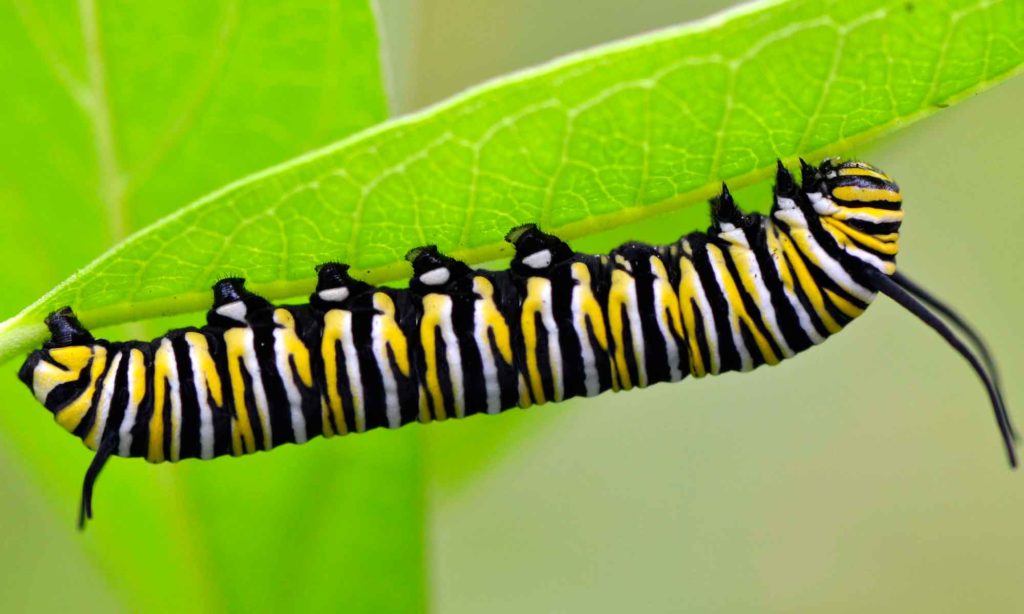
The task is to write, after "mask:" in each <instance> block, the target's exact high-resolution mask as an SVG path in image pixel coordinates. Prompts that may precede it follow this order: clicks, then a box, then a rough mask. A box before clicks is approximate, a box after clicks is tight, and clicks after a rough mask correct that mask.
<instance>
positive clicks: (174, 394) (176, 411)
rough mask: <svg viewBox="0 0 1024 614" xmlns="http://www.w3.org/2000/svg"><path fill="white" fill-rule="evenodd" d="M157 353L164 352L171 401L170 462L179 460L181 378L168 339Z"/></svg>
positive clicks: (162, 343)
mask: <svg viewBox="0 0 1024 614" xmlns="http://www.w3.org/2000/svg"><path fill="white" fill-rule="evenodd" d="M157 351H158V352H166V353H167V355H168V360H167V382H168V383H169V384H170V386H168V390H167V396H168V397H170V400H171V423H170V425H165V426H170V428H171V455H170V456H171V462H172V463H176V462H178V461H179V460H181V378H180V377H179V376H178V361H177V359H176V358H175V356H174V345H173V344H172V343H171V340H170V339H167V338H166V337H165V338H164V340H163V341H161V342H160V349H159V350H157Z"/></svg>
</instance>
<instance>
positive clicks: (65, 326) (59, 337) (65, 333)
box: [46, 307, 94, 347]
mask: <svg viewBox="0 0 1024 614" xmlns="http://www.w3.org/2000/svg"><path fill="white" fill-rule="evenodd" d="M46 327H47V328H49V329H50V345H51V346H56V347H66V346H69V345H87V344H89V343H92V342H93V341H94V339H93V336H92V335H91V334H90V333H89V331H87V330H85V327H84V326H82V323H81V322H79V321H78V318H77V317H76V316H75V312H73V311H71V308H70V307H61V308H60V309H58V310H57V311H54V312H53V313H51V314H50V315H48V316H47V317H46Z"/></svg>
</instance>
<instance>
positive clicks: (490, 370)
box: [473, 279, 501, 414]
mask: <svg viewBox="0 0 1024 614" xmlns="http://www.w3.org/2000/svg"><path fill="white" fill-rule="evenodd" d="M473 292H475V293H476V294H477V295H482V292H481V291H480V282H479V281H477V279H474V280H473ZM488 300H489V299H488ZM483 303H484V301H483V300H478V301H476V302H475V303H474V309H473V338H474V339H476V345H477V347H479V348H480V361H481V362H482V363H483V364H482V366H483V372H484V387H485V388H486V390H487V413H489V414H496V413H498V412H499V411H501V384H500V383H499V382H498V365H497V362H496V361H495V360H494V349H493V348H492V347H491V339H490V335H489V332H490V327H489V326H488V325H487V320H486V318H485V317H484V310H483Z"/></svg>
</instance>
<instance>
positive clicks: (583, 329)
mask: <svg viewBox="0 0 1024 614" xmlns="http://www.w3.org/2000/svg"><path fill="white" fill-rule="evenodd" d="M576 267H584V268H585V267H586V265H585V264H583V263H581V262H575V263H573V265H572V278H573V279H575V280H576V286H575V287H573V289H572V315H573V318H572V325H573V328H574V329H575V330H576V337H577V338H578V339H579V340H580V353H581V355H582V356H581V358H582V360H583V376H584V379H583V382H584V385H585V387H586V389H587V396H588V397H592V396H595V395H597V394H598V393H600V392H601V381H600V379H599V378H598V374H597V357H596V356H595V355H594V347H593V346H592V345H591V344H590V333H589V332H587V314H586V312H584V311H583V283H584V281H583V280H582V279H581V278H580V276H579V274H578V273H577V268H576ZM587 287H588V289H589V287H590V286H589V285H588V286H587Z"/></svg>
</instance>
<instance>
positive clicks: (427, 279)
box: [405, 245, 473, 294]
mask: <svg viewBox="0 0 1024 614" xmlns="http://www.w3.org/2000/svg"><path fill="white" fill-rule="evenodd" d="M405 259H406V260H408V261H409V262H410V263H412V279H411V280H410V281H409V288H410V289H412V290H413V291H416V292H418V293H421V294H428V293H431V292H438V291H442V290H455V289H456V287H457V284H458V282H459V281H461V280H463V279H467V278H468V277H469V276H471V275H472V274H473V270H472V269H470V268H469V266H468V265H466V263H464V262H462V261H460V260H456V259H455V258H451V257H449V256H446V255H444V254H442V253H441V252H439V251H437V247H436V246H434V245H424V246H422V247H416V248H413V249H411V250H409V252H408V253H406V255H405Z"/></svg>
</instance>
